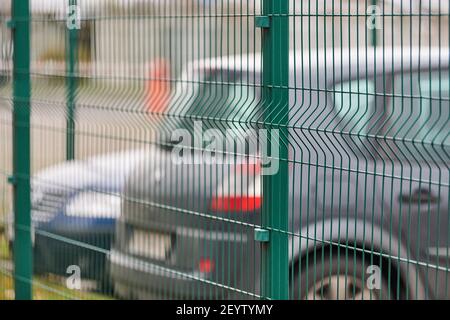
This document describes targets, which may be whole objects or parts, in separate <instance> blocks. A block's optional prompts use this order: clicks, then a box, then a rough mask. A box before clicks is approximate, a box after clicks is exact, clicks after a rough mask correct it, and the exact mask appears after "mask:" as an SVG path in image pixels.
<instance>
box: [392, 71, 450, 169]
mask: <svg viewBox="0 0 450 320" xmlns="http://www.w3.org/2000/svg"><path fill="white" fill-rule="evenodd" d="M449 97H450V81H449V73H448V70H447V71H445V70H441V71H440V72H439V71H421V72H410V73H405V74H397V75H396V76H395V77H394V91H393V98H392V99H391V102H390V105H389V110H390V113H391V117H390V118H391V121H390V128H389V130H388V131H387V135H388V136H390V137H395V138H396V141H397V142H396V143H395V148H396V150H397V151H396V156H397V157H400V158H414V159H417V160H425V161H430V160H436V161H440V160H444V161H448V155H449V148H450V135H449V130H450V126H449V124H448V122H449V119H450V112H449V110H450V98H449ZM398 151H399V152H398Z"/></svg>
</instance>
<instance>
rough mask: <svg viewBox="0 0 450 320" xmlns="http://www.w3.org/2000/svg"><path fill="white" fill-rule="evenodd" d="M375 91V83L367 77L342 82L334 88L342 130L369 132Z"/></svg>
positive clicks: (336, 108)
mask: <svg viewBox="0 0 450 320" xmlns="http://www.w3.org/2000/svg"><path fill="white" fill-rule="evenodd" d="M374 93H375V84H374V82H373V81H372V80H367V79H355V80H350V81H346V82H342V83H339V84H337V85H336V86H335V87H334V88H333V101H334V109H335V112H336V114H337V117H338V119H337V121H338V122H339V124H340V130H342V131H345V132H350V133H355V134H356V133H358V134H362V135H364V134H367V129H368V128H369V120H370V117H371V115H373V111H374V102H375V95H374Z"/></svg>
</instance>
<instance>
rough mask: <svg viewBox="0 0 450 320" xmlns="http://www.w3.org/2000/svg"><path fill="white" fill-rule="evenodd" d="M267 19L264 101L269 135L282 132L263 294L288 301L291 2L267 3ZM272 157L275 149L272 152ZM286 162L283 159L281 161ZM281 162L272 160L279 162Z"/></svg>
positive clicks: (269, 190)
mask: <svg viewBox="0 0 450 320" xmlns="http://www.w3.org/2000/svg"><path fill="white" fill-rule="evenodd" d="M263 5H264V7H263V14H264V16H263V17H262V18H260V19H258V20H257V21H256V22H257V26H259V27H261V28H263V29H262V36H263V42H262V46H263V48H262V49H263V50H262V51H263V62H262V64H263V85H264V88H263V99H264V103H265V122H266V123H267V128H268V129H270V130H268V132H269V137H268V141H269V142H268V146H269V148H268V150H270V145H271V143H270V139H271V134H273V131H272V130H273V129H277V130H279V136H280V141H279V143H278V146H279V148H280V150H279V158H280V159H281V160H280V161H279V170H278V172H276V173H275V174H272V175H266V174H265V175H264V177H263V216H262V218H263V221H262V222H263V226H264V227H265V228H267V229H268V230H269V231H270V234H269V241H267V242H263V244H262V248H263V252H262V288H261V289H262V295H263V296H264V297H269V298H271V299H288V298H289V261H288V259H289V256H288V251H289V249H288V245H289V242H288V241H289V240H288V236H287V233H286V232H287V231H288V165H287V161H286V159H287V156H288V141H287V129H286V125H287V122H288V110H289V92H288V89H287V87H288V84H289V18H288V14H289V0H264V3H263ZM258 21H259V22H258ZM269 152H270V153H271V154H273V150H270V151H269ZM282 159H284V160H282ZM277 160H278V159H272V161H277Z"/></svg>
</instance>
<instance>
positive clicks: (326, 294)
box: [292, 249, 396, 300]
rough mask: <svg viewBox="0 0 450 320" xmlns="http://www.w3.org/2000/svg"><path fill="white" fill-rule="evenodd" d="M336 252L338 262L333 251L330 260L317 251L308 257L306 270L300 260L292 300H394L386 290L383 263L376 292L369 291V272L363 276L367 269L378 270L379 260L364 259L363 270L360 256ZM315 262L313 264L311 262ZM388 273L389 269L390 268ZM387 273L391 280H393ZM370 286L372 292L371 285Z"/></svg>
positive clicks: (385, 269)
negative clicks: (372, 267)
mask: <svg viewBox="0 0 450 320" xmlns="http://www.w3.org/2000/svg"><path fill="white" fill-rule="evenodd" d="M347 252H348V253H347V257H346V252H345V249H341V250H340V254H339V258H338V252H337V250H333V251H332V253H331V257H330V250H329V249H328V250H324V251H323V259H322V251H321V250H318V251H317V252H316V255H315V257H314V253H309V256H308V259H309V261H308V262H309V263H308V268H306V263H305V260H306V258H305V257H304V258H303V259H302V263H303V264H302V269H301V270H300V271H301V274H300V276H299V275H298V273H299V270H298V269H297V271H296V275H295V276H294V288H292V292H293V294H294V299H302V300H303V299H308V300H310V299H311V300H312V299H316V300H344V299H346V300H354V299H355V300H360V299H364V300H366V299H367V300H380V299H382V300H389V299H394V298H395V297H396V295H395V291H394V290H393V289H394V288H393V287H392V286H391V288H389V286H388V281H387V277H386V276H385V275H386V274H389V272H388V270H387V269H388V266H387V263H385V264H383V265H382V268H381V270H382V274H381V275H380V279H379V280H380V281H378V285H379V289H377V288H376V287H375V288H373V283H371V281H370V280H372V279H373V278H371V279H369V277H370V276H371V275H372V273H371V272H367V268H368V267H369V266H370V265H374V266H378V267H380V266H381V263H382V261H383V260H382V259H380V258H379V256H375V255H374V256H373V258H372V261H373V262H371V258H370V256H368V257H365V259H364V267H363V260H362V258H361V256H360V255H358V254H356V256H355V255H354V252H353V251H350V250H348V251H347ZM314 260H315V261H314ZM391 270H392V268H391ZM393 275H394V273H391V278H392V279H396V276H393ZM370 284H372V288H371V285H370Z"/></svg>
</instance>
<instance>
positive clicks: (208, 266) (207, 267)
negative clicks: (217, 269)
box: [198, 258, 214, 273]
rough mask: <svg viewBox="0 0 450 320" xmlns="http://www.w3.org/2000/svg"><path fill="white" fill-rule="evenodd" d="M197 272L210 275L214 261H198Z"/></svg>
mask: <svg viewBox="0 0 450 320" xmlns="http://www.w3.org/2000/svg"><path fill="white" fill-rule="evenodd" d="M198 270H199V271H200V272H202V273H211V272H212V271H213V270H214V261H212V260H211V259H207V258H204V259H200V262H199V263H198Z"/></svg>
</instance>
